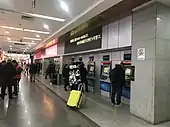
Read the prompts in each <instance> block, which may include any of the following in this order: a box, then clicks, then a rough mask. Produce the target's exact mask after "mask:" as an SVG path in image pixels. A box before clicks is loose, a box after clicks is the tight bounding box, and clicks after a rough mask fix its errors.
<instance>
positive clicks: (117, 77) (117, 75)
mask: <svg viewBox="0 0 170 127" xmlns="http://www.w3.org/2000/svg"><path fill="white" fill-rule="evenodd" d="M110 80H111V83H112V84H121V85H124V84H125V71H124V69H123V68H122V67H121V66H120V65H116V67H115V68H114V69H112V70H111V72H110Z"/></svg>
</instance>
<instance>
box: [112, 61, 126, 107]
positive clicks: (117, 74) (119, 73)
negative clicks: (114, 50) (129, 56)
mask: <svg viewBox="0 0 170 127" xmlns="http://www.w3.org/2000/svg"><path fill="white" fill-rule="evenodd" d="M110 80H111V84H112V93H111V101H112V103H113V104H115V105H120V104H121V96H122V89H123V86H124V84H125V71H124V67H123V63H121V64H117V65H115V68H114V69H112V70H111V72H110ZM115 98H116V100H115Z"/></svg>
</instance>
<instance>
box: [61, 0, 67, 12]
mask: <svg viewBox="0 0 170 127" xmlns="http://www.w3.org/2000/svg"><path fill="white" fill-rule="evenodd" d="M60 7H61V8H62V9H63V10H64V11H66V12H69V7H68V4H67V3H66V2H65V1H63V0H60Z"/></svg>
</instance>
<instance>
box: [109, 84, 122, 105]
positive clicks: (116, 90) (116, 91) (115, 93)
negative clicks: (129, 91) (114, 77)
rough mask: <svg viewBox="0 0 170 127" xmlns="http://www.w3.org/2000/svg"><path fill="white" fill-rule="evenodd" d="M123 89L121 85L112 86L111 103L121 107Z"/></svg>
mask: <svg viewBox="0 0 170 127" xmlns="http://www.w3.org/2000/svg"><path fill="white" fill-rule="evenodd" d="M122 88H123V85H121V84H112V92H111V101H112V103H113V104H118V105H119V104H120V103H121V97H122ZM115 97H116V101H115Z"/></svg>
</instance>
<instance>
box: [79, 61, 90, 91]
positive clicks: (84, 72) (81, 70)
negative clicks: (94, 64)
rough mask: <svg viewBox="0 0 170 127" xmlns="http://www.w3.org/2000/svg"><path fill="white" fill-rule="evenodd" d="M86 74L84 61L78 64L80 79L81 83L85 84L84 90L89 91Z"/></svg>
mask: <svg viewBox="0 0 170 127" xmlns="http://www.w3.org/2000/svg"><path fill="white" fill-rule="evenodd" d="M87 74H88V71H87V69H86V68H85V67H84V63H81V65H80V76H81V81H82V83H84V84H85V90H86V92H89V90H88V82H87Z"/></svg>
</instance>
